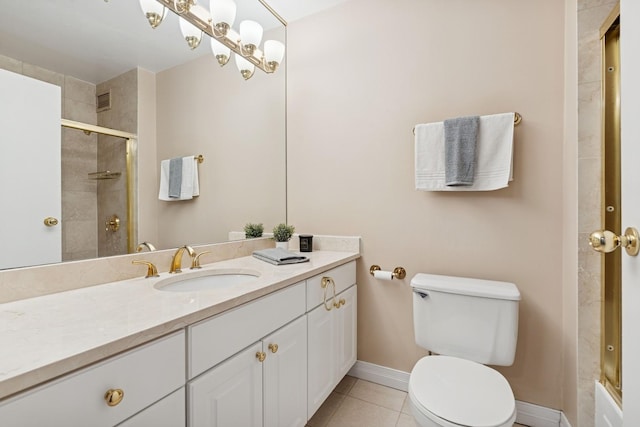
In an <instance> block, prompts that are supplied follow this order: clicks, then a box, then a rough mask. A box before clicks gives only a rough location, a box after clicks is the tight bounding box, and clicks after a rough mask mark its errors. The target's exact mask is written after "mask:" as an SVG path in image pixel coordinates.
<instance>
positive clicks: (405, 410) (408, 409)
mask: <svg viewBox="0 0 640 427" xmlns="http://www.w3.org/2000/svg"><path fill="white" fill-rule="evenodd" d="M409 404H410V402H409V395H407V397H405V399H404V403H403V404H402V410H401V412H402V413H404V414H409V415H411V406H409Z"/></svg>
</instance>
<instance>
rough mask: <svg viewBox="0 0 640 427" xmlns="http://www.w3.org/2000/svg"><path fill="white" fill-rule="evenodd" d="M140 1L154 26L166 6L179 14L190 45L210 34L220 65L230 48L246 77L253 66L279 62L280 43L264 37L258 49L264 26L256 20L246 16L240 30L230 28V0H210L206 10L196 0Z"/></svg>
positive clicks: (272, 66) (270, 68)
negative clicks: (264, 39)
mask: <svg viewBox="0 0 640 427" xmlns="http://www.w3.org/2000/svg"><path fill="white" fill-rule="evenodd" d="M139 1H140V7H141V8H142V11H143V13H144V14H145V16H146V17H147V20H148V21H149V24H150V25H151V27H153V28H155V27H157V26H158V25H160V23H161V22H162V20H163V19H164V16H165V13H166V9H169V10H171V11H172V12H173V13H175V14H177V15H179V17H180V19H179V21H180V30H181V31H182V35H183V36H184V38H185V40H186V41H187V43H188V45H189V47H190V48H191V49H195V48H196V47H198V46H199V45H200V42H201V41H202V37H203V33H204V34H207V35H208V36H209V37H211V50H212V52H213V55H214V56H215V57H216V60H217V61H218V64H220V66H224V65H225V64H227V63H228V62H229V57H230V55H231V51H233V52H234V53H235V54H236V55H235V56H236V65H237V67H238V70H239V71H240V73H241V74H242V77H243V78H244V79H245V80H248V79H249V78H251V76H252V75H253V73H254V70H255V67H258V68H260V69H261V70H262V71H264V72H265V73H268V74H270V73H273V72H275V71H276V70H277V69H278V66H279V65H280V63H282V59H283V58H284V51H285V46H284V44H283V43H281V42H279V41H277V40H267V41H265V42H264V49H263V50H260V48H259V46H260V43H261V42H262V35H263V28H262V26H261V25H260V24H259V23H257V22H255V21H250V20H245V21H242V22H241V23H240V28H239V32H236V31H235V30H234V29H233V24H234V22H235V19H236V4H235V2H234V1H233V0H211V4H210V9H209V11H207V10H206V9H205V8H203V7H201V6H199V5H197V0H139ZM278 18H279V17H278ZM281 21H282V20H281ZM282 22H283V23H284V24H285V25H286V23H285V22H284V21H282Z"/></svg>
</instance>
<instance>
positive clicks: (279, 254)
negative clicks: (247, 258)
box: [253, 248, 309, 265]
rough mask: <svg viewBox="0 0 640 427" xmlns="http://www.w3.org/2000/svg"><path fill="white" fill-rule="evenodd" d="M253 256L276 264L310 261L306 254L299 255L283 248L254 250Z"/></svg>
mask: <svg viewBox="0 0 640 427" xmlns="http://www.w3.org/2000/svg"><path fill="white" fill-rule="evenodd" d="M253 256H254V257H255V258H257V259H259V260H261V261H266V262H268V263H271V264H274V265H285V264H297V263H300V262H307V261H309V258H307V257H306V256H302V255H297V254H295V253H293V252H289V251H288V250H286V249H282V248H270V249H261V250H259V251H254V252H253Z"/></svg>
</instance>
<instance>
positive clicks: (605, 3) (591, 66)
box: [578, 0, 617, 427]
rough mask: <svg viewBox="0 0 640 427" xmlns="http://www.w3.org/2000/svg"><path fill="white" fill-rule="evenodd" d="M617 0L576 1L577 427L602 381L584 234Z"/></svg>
mask: <svg viewBox="0 0 640 427" xmlns="http://www.w3.org/2000/svg"><path fill="white" fill-rule="evenodd" d="M616 3H617V1H611V0H578V174H579V175H578V180H579V184H578V185H579V195H578V198H579V202H578V203H579V206H578V211H579V213H578V231H579V234H578V237H579V245H578V246H579V254H578V262H579V267H578V268H579V271H578V281H579V286H578V425H579V426H580V427H592V426H593V425H594V393H593V392H594V381H596V380H598V379H599V377H600V330H601V324H600V315H601V309H600V308H601V304H602V298H601V265H600V263H601V256H600V254H599V253H596V252H594V251H592V250H591V249H590V248H589V245H588V243H587V242H588V240H587V238H588V236H589V233H591V232H592V231H594V230H598V229H600V228H601V227H602V219H601V210H600V209H601V208H600V205H601V199H602V186H601V180H602V138H601V131H602V126H601V120H602V90H601V84H602V82H601V74H602V73H601V67H602V60H601V53H602V52H601V49H602V47H601V44H600V26H601V25H602V23H603V21H604V19H605V18H606V17H607V16H608V15H609V13H610V11H611V10H612V9H613V7H614V6H615V4H616Z"/></svg>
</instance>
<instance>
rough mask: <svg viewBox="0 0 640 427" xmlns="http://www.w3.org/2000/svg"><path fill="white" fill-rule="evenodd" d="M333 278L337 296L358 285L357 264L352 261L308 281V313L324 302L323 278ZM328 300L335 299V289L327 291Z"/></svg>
mask: <svg viewBox="0 0 640 427" xmlns="http://www.w3.org/2000/svg"><path fill="white" fill-rule="evenodd" d="M323 277H331V278H332V279H333V281H334V282H335V284H336V294H339V293H340V292H342V291H344V290H345V289H347V288H348V287H349V286H351V285H353V284H355V283H356V262H355V261H351V262H349V263H347V264H344V265H341V266H339V267H335V268H332V269H331V270H329V271H325V272H324V273H322V274H318V275H317V276H314V277H312V278H310V279H307V311H311V310H313V308H314V307H317V306H319V305H320V304H322V303H323V302H324V295H325V290H324V289H322V286H321V285H322V278H323ZM326 295H327V299H331V298H332V297H333V289H327V292H326Z"/></svg>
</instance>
